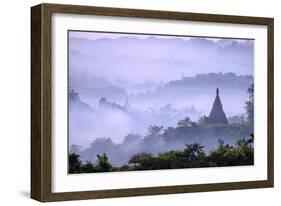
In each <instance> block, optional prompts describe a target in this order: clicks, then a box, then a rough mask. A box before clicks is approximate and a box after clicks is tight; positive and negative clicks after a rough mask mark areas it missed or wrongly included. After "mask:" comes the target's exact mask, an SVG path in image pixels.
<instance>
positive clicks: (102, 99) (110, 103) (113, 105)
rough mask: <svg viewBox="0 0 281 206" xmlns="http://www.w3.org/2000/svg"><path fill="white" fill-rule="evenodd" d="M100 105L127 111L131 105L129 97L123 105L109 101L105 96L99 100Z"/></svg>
mask: <svg viewBox="0 0 281 206" xmlns="http://www.w3.org/2000/svg"><path fill="white" fill-rule="evenodd" d="M99 107H101V108H107V109H116V110H122V111H126V110H127V109H128V108H129V107H130V105H129V101H128V98H127V99H126V102H125V104H124V106H121V105H119V104H117V103H115V102H110V101H107V100H106V98H105V97H102V98H101V99H100V100H99Z"/></svg>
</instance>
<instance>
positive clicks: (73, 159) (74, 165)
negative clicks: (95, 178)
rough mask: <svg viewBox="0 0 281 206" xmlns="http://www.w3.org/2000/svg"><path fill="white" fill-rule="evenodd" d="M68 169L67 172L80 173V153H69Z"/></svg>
mask: <svg viewBox="0 0 281 206" xmlns="http://www.w3.org/2000/svg"><path fill="white" fill-rule="evenodd" d="M68 163H69V166H68V171H69V173H72V174H73V173H80V167H81V164H82V163H81V161H80V155H78V154H76V153H70V154H69V156H68Z"/></svg>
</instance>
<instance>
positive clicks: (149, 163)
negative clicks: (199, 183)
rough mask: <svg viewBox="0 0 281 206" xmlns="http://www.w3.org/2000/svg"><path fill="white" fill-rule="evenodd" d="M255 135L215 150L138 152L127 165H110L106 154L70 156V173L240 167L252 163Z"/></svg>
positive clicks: (195, 145) (192, 147)
mask: <svg viewBox="0 0 281 206" xmlns="http://www.w3.org/2000/svg"><path fill="white" fill-rule="evenodd" d="M253 142H254V136H253V135H251V137H250V138H248V139H245V138H242V139H240V140H238V141H236V143H235V144H234V145H233V146H230V145H229V144H225V143H224V142H223V141H222V140H220V141H219V144H218V147H217V149H215V150H212V151H210V152H209V153H206V152H205V151H204V146H203V145H201V144H198V143H193V144H188V145H186V146H185V148H184V149H183V150H171V151H168V152H163V153H159V154H158V155H152V154H149V153H139V154H136V155H133V156H132V157H131V158H130V160H129V161H128V164H125V165H123V166H120V167H113V166H112V165H111V164H110V162H109V159H108V157H107V155H106V154H102V155H97V163H95V164H93V163H91V162H84V163H83V162H81V160H80V159H79V155H78V154H76V153H71V154H70V155H69V173H92V172H111V171H132V170H158V169H177V168H198V167H217V166H239V165H253V164H254V148H253Z"/></svg>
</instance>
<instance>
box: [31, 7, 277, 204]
mask: <svg viewBox="0 0 281 206" xmlns="http://www.w3.org/2000/svg"><path fill="white" fill-rule="evenodd" d="M31 40H32V41H31V110H32V112H31V197H32V198H34V199H36V200H39V201H42V202H47V201H62V200H79V199H92V198H109V197H125V196H139V195H160V194H171V193H188V192H205V191H219V190H233V189H250V188H265V187H273V182H274V181H273V179H274V168H273V154H274V144H273V119H274V118H273V100H274V98H273V19H272V18H263V17H246V16H229V15H214V14H199V13H183V12H171V11H152V10H136V9H121V8H105V7H89V6H74V5H57V4H41V5H37V6H34V7H32V8H31Z"/></svg>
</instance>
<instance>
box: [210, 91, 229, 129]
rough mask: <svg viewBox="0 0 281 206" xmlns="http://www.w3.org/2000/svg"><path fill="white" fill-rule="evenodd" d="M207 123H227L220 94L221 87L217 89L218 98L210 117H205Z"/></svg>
mask: <svg viewBox="0 0 281 206" xmlns="http://www.w3.org/2000/svg"><path fill="white" fill-rule="evenodd" d="M205 123H207V124H227V123H228V122H227V118H226V115H225V113H224V111H223V107H222V103H221V100H220V96H219V88H217V90H216V98H215V101H214V103H213V107H212V110H211V112H210V115H209V117H205Z"/></svg>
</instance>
